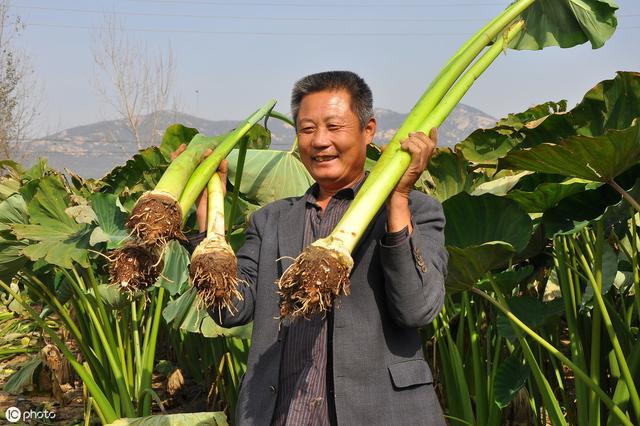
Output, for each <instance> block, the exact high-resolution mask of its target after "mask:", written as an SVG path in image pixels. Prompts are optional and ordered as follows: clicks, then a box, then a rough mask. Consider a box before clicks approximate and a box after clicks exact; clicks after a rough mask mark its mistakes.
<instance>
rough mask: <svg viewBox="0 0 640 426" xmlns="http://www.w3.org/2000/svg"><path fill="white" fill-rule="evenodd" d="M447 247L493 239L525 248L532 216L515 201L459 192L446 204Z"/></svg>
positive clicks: (489, 195)
mask: <svg viewBox="0 0 640 426" xmlns="http://www.w3.org/2000/svg"><path fill="white" fill-rule="evenodd" d="M443 208H444V213H445V217H446V219H447V225H446V227H445V241H446V244H447V245H448V246H455V247H460V248H464V247H469V246H476V245H480V244H484V243H487V242H493V241H504V242H506V243H509V244H510V245H511V246H513V248H514V249H515V250H516V251H521V250H522V249H524V248H525V247H526V245H527V243H528V242H529V238H530V236H531V231H532V224H531V218H529V215H528V214H527V213H526V212H524V210H523V209H522V208H521V207H520V206H519V205H518V204H517V203H516V202H515V201H511V200H507V199H506V198H501V197H497V196H495V195H492V194H483V195H479V196H472V195H469V194H467V193H464V192H462V193H460V194H458V195H456V196H454V197H452V198H449V199H448V200H446V201H445V202H444V203H443Z"/></svg>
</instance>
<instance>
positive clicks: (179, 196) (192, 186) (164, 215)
mask: <svg viewBox="0 0 640 426" xmlns="http://www.w3.org/2000/svg"><path fill="white" fill-rule="evenodd" d="M275 103H276V102H275V101H274V100H271V101H269V102H267V103H266V104H265V105H264V106H263V107H262V108H260V109H259V110H257V111H256V112H254V113H253V114H252V115H251V116H249V118H247V119H246V120H245V121H244V122H243V123H242V124H240V126H238V127H237V128H236V129H235V130H234V131H233V132H231V133H230V134H228V135H227V136H226V137H224V139H222V141H221V142H220V144H219V145H218V146H217V147H216V148H215V150H214V152H213V153H212V154H211V155H210V156H209V157H208V158H207V160H205V161H203V162H202V163H201V160H202V158H203V156H204V152H205V151H206V150H207V149H209V148H211V147H212V146H213V145H215V143H216V142H218V140H219V139H218V138H214V139H213V140H212V139H210V138H204V137H198V136H197V135H196V136H195V137H194V139H193V140H192V141H191V142H190V143H189V145H188V146H187V149H186V150H185V152H183V153H182V154H181V155H180V156H179V157H178V158H176V159H175V160H174V161H172V162H171V164H170V165H169V167H168V168H167V170H166V171H165V173H164V174H163V175H162V178H160V181H159V182H158V184H157V185H156V187H155V189H154V190H153V191H149V192H147V193H145V194H143V195H142V197H140V199H139V200H138V202H137V203H136V205H135V207H134V208H133V211H132V212H131V216H130V217H129V220H128V221H127V227H128V228H129V229H131V230H132V232H133V234H135V235H136V236H137V237H138V238H140V239H141V240H142V241H143V242H144V243H145V244H146V245H149V246H163V245H164V244H166V243H167V242H168V241H169V240H171V239H183V240H184V238H185V237H184V235H183V234H182V231H181V228H182V225H183V224H184V222H185V221H186V216H187V213H188V212H189V209H191V207H192V206H193V205H194V203H195V201H196V199H197V198H198V195H199V194H200V192H202V190H203V189H204V188H205V186H206V184H207V182H208V181H209V179H210V178H211V176H212V175H213V173H214V172H215V171H216V169H217V168H218V165H219V164H220V162H221V161H222V160H223V159H224V158H225V157H226V156H227V155H228V154H229V152H231V150H232V149H233V148H234V147H235V146H236V144H237V143H238V142H239V141H240V140H241V139H242V137H243V136H244V135H245V133H247V132H248V131H249V129H251V127H253V125H254V124H256V123H257V122H258V121H259V120H261V119H262V118H263V117H264V116H266V115H267V114H268V113H269V111H271V109H272V108H273V107H274V105H275ZM198 164H200V166H198ZM192 173H193V174H192Z"/></svg>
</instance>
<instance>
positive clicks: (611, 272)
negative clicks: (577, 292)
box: [582, 244, 618, 307]
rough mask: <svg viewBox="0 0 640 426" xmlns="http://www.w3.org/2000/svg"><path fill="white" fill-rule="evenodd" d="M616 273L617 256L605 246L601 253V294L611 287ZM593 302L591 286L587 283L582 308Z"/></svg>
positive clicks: (607, 245)
mask: <svg viewBox="0 0 640 426" xmlns="http://www.w3.org/2000/svg"><path fill="white" fill-rule="evenodd" d="M617 272H618V255H617V254H616V252H615V251H614V250H613V248H611V246H610V245H609V244H605V245H604V247H603V251H602V289H601V290H602V294H607V293H608V292H609V290H610V289H611V286H612V285H613V281H614V280H615V278H616V273H617ZM592 300H593V286H592V285H591V282H590V281H589V282H588V283H587V287H586V288H585V290H584V293H583V294H582V307H585V306H586V305H587V304H589V303H590V302H591V301H592Z"/></svg>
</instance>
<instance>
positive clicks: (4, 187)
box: [0, 176, 20, 201]
mask: <svg viewBox="0 0 640 426" xmlns="http://www.w3.org/2000/svg"><path fill="white" fill-rule="evenodd" d="M19 189H20V181H19V180H17V179H14V178H11V177H4V176H3V177H0V201H1V200H4V199H6V198H8V197H9V196H10V195H12V194H15V193H16V192H18V190H19Z"/></svg>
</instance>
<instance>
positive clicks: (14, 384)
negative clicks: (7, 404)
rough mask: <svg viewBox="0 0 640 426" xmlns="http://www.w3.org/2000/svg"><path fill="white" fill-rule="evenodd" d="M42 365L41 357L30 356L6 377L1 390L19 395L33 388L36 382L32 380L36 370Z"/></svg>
mask: <svg viewBox="0 0 640 426" xmlns="http://www.w3.org/2000/svg"><path fill="white" fill-rule="evenodd" d="M41 365H42V359H41V358H40V357H39V356H35V357H33V358H31V359H30V360H29V361H26V362H25V363H23V364H22V366H21V367H20V370H18V371H16V372H15V373H13V374H12V375H11V377H9V378H8V379H7V382H6V383H5V384H4V388H3V390H4V391H5V392H7V393H9V394H12V395H20V394H21V393H23V392H24V391H25V390H29V391H31V390H34V389H33V388H34V386H35V385H36V384H37V382H36V381H35V380H34V375H35V373H36V370H37V369H38V368H39V367H40V366H41Z"/></svg>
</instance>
